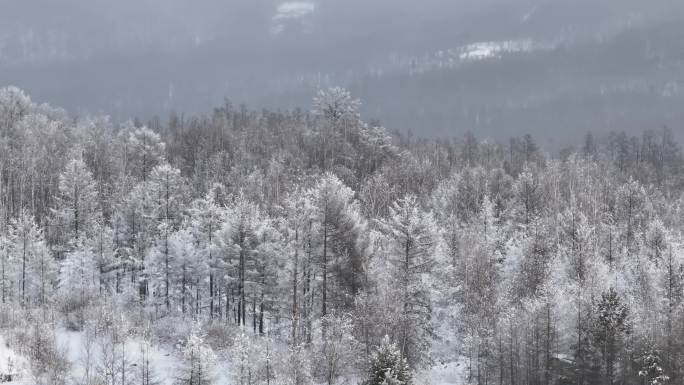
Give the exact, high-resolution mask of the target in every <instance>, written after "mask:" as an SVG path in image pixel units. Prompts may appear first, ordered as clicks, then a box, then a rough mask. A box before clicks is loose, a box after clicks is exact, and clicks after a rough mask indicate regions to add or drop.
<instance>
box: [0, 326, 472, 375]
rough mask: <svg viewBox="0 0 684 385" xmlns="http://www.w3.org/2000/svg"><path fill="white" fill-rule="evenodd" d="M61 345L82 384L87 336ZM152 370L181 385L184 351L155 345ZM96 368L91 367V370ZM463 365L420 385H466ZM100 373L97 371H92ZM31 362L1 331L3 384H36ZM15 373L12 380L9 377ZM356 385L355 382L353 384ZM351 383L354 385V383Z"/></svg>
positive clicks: (133, 345) (131, 350)
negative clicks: (180, 372)
mask: <svg viewBox="0 0 684 385" xmlns="http://www.w3.org/2000/svg"><path fill="white" fill-rule="evenodd" d="M56 338H57V346H58V347H59V348H60V349H61V350H63V351H65V352H66V357H67V359H68V360H69V363H70V364H71V371H70V380H71V381H70V382H71V383H82V379H83V378H84V376H85V370H86V367H88V354H87V353H86V349H85V348H84V347H85V346H86V343H85V340H84V339H85V335H84V333H83V332H76V331H70V330H66V329H64V328H59V329H57V335H56ZM141 343H142V341H140V340H137V339H131V340H129V341H128V342H127V344H126V356H127V360H128V362H130V363H131V371H132V372H131V373H130V375H131V376H135V374H136V373H135V371H136V370H140V368H139V367H138V366H137V365H136V364H135V363H136V362H140V355H141ZM97 354H99V353H98V352H97V347H94V349H93V356H91V358H90V360H91V362H94V361H95V360H96V355H97ZM149 360H150V367H151V371H152V373H153V377H154V378H153V380H154V382H155V383H156V384H158V385H174V384H176V383H177V379H178V378H177V375H178V373H179V368H181V367H182V359H181V356H180V352H179V351H178V350H177V349H175V348H174V347H173V346H164V345H153V346H152V347H151V348H150V351H149ZM219 361H223V362H222V363H221V362H220V363H219V364H217V366H216V367H215V368H214V373H213V376H212V379H213V383H214V384H217V385H230V384H232V383H233V381H232V378H231V367H230V363H229V360H226V359H224V360H219ZM92 366H94V365H92V364H91V367H92ZM464 368H465V365H463V363H462V362H448V363H440V364H436V365H435V366H433V367H432V368H430V369H427V370H424V371H421V372H419V373H416V374H415V380H414V382H415V384H416V385H463V384H465V383H466V381H465V375H464ZM91 370H96V369H91ZM29 373H30V371H29V367H28V361H27V359H26V358H25V357H23V356H21V355H20V354H17V353H16V351H15V350H14V347H13V346H11V344H9V343H8V340H7V338H5V336H4V335H3V333H1V332H0V382H3V383H4V384H7V385H32V384H33V379H32V378H31V376H30V374H29ZM7 374H11V375H12V380H11V381H8V380H9V378H5V375H7ZM352 383H353V382H352ZM350 384H351V383H350Z"/></svg>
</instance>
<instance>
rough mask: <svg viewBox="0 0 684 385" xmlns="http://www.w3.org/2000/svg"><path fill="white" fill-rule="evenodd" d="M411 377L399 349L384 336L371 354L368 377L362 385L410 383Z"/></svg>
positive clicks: (408, 384) (411, 381)
mask: <svg viewBox="0 0 684 385" xmlns="http://www.w3.org/2000/svg"><path fill="white" fill-rule="evenodd" d="M411 384H413V379H412V375H411V369H410V368H409V365H408V363H407V362H406V360H405V359H404V358H403V357H402V354H401V352H400V350H399V349H398V348H397V346H396V345H395V344H393V343H392V342H391V341H390V338H389V337H387V336H385V339H383V341H382V344H381V345H380V347H379V348H378V349H377V351H376V352H375V353H374V354H373V359H372V361H371V367H370V371H369V374H368V379H367V380H366V382H364V385H411Z"/></svg>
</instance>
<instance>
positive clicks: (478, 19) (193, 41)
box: [0, 0, 684, 146]
mask: <svg viewBox="0 0 684 385" xmlns="http://www.w3.org/2000/svg"><path fill="white" fill-rule="evenodd" d="M0 85H3V86H5V85H16V86H18V87H20V88H23V89H24V90H26V92H28V93H29V94H30V95H31V97H32V98H33V99H34V100H35V101H37V102H48V103H50V104H53V105H56V106H61V107H64V108H66V109H67V110H68V111H69V112H70V113H72V114H74V115H86V114H107V115H110V116H112V117H113V118H114V119H115V120H123V119H127V118H128V117H131V116H137V117H140V118H142V119H147V118H150V117H152V116H154V115H159V116H161V117H162V118H165V117H166V116H168V114H169V113H170V112H171V111H177V112H179V113H185V114H192V113H202V112H207V111H210V110H211V108H212V107H213V106H216V105H220V104H222V103H223V102H224V100H226V99H229V100H230V101H231V102H232V103H233V104H236V105H237V104H240V103H246V104H247V105H248V106H249V107H250V108H256V109H259V108H272V109H292V108H296V107H302V108H304V109H309V108H310V104H311V98H312V96H313V95H314V93H315V91H316V90H317V89H319V88H322V87H328V86H333V85H340V86H344V87H347V88H349V89H350V90H351V92H352V93H353V94H354V95H355V96H356V97H358V98H360V99H361V100H362V103H363V104H362V114H363V117H364V119H367V120H370V119H377V120H379V121H380V122H382V123H383V124H384V125H385V126H386V127H388V128H391V129H399V130H402V131H409V130H410V131H412V132H413V133H414V134H417V135H429V136H446V135H459V134H461V133H463V132H465V131H472V132H474V133H475V134H476V135H478V136H480V137H486V136H490V137H494V138H498V139H501V138H506V137H508V136H511V135H518V134H522V133H531V134H534V135H536V136H537V137H539V139H540V141H541V142H542V143H545V144H546V145H550V146H553V145H560V144H559V143H564V142H567V141H570V142H571V143H572V141H576V142H578V141H579V140H580V138H581V136H582V135H584V133H585V132H587V131H588V130H592V131H594V132H596V133H600V132H608V131H610V130H624V131H627V132H640V131H642V130H643V129H649V128H652V129H657V128H660V127H662V126H669V127H671V128H673V130H674V132H675V133H677V134H679V135H680V138H681V137H682V135H683V134H684V126H683V125H682V122H684V4H683V3H682V2H681V1H676V0H660V1H644V0H641V1H636V0H609V1H608V0H420V1H418V0H416V1H407V0H400V1H398V0H344V1H333V0H327V1H326V0H318V1H316V0H301V1H272V0H250V1H245V0H243V1H237V0H202V1H192V2H191V1H182V0H119V1H105V0H88V1H83V0H61V1H50V0H22V1H16V0H0Z"/></svg>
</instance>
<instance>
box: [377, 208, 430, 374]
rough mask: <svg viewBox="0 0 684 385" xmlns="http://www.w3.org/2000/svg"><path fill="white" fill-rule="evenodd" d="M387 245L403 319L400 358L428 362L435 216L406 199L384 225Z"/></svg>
mask: <svg viewBox="0 0 684 385" xmlns="http://www.w3.org/2000/svg"><path fill="white" fill-rule="evenodd" d="M382 228H383V231H384V233H385V236H386V238H387V242H388V249H387V258H389V261H390V262H391V264H392V267H393V271H392V273H391V274H392V277H393V278H394V282H395V284H396V290H397V293H396V296H397V298H396V300H397V301H398V302H397V303H396V305H397V307H398V308H399V310H398V311H399V312H400V317H399V324H398V325H397V335H396V337H395V338H396V341H397V343H398V345H399V350H400V352H401V356H402V357H403V358H405V359H407V361H408V362H409V363H410V364H411V365H413V366H416V367H417V366H421V365H424V364H427V363H428V362H429V355H428V352H429V349H430V336H431V332H432V325H431V317H432V298H431V295H430V289H429V286H428V285H429V280H430V273H431V272H432V268H433V267H434V265H435V252H436V247H437V236H436V232H435V223H434V220H433V218H432V216H431V215H430V214H429V213H426V212H425V211H423V210H422V209H421V207H420V206H419V204H418V201H417V199H416V198H415V197H414V196H406V197H404V198H402V199H400V200H398V201H396V202H394V204H393V205H392V207H390V215H389V218H388V219H387V220H386V221H384V222H383V223H382Z"/></svg>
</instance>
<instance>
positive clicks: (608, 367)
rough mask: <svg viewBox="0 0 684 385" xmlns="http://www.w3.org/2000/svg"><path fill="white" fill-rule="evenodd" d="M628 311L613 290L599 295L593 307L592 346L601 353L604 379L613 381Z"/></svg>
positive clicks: (625, 330) (627, 328)
mask: <svg viewBox="0 0 684 385" xmlns="http://www.w3.org/2000/svg"><path fill="white" fill-rule="evenodd" d="M628 315H629V309H628V308H627V306H626V305H625V304H623V303H622V301H621V300H620V297H619V296H618V293H617V291H615V289H613V288H610V289H609V290H608V291H607V292H605V293H603V294H601V299H600V300H599V301H598V302H597V303H596V305H595V317H596V318H595V326H594V346H595V347H596V348H597V349H598V350H599V351H600V352H601V356H602V357H603V363H604V368H605V374H606V378H607V379H608V382H609V383H610V384H611V385H612V384H613V382H614V380H615V361H616V359H617V357H618V353H619V349H620V344H621V342H622V338H623V337H624V334H625V333H627V332H628V331H629V325H628V323H627V317H628Z"/></svg>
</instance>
